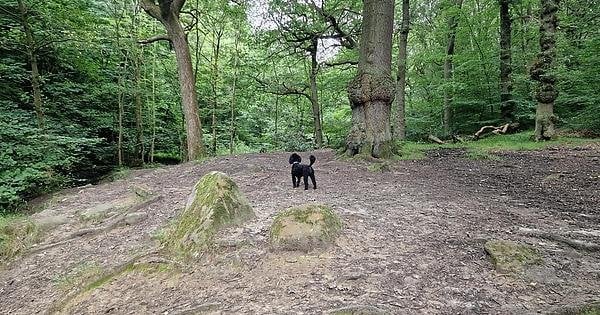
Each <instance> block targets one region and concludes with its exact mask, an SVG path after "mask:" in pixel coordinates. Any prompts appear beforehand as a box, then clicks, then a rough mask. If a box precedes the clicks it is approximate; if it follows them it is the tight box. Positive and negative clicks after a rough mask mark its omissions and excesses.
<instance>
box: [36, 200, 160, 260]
mask: <svg viewBox="0 0 600 315" xmlns="http://www.w3.org/2000/svg"><path fill="white" fill-rule="evenodd" d="M160 199H162V196H160V195H159V196H155V197H152V198H150V199H148V200H146V201H144V202H142V203H140V204H137V205H135V206H133V207H131V208H129V209H127V210H125V211H123V212H121V213H119V214H117V215H115V216H113V217H111V218H110V219H109V222H108V223H107V224H106V225H104V226H102V227H98V228H89V229H82V230H79V231H76V232H74V233H72V234H71V235H69V236H67V237H66V238H63V239H62V240H59V241H56V242H54V243H50V244H44V245H39V246H35V247H32V248H31V249H30V250H29V254H35V253H39V252H42V251H45V250H48V249H51V248H54V247H56V246H60V245H64V244H67V243H69V242H70V241H72V240H73V239H75V238H78V237H81V236H88V235H89V236H94V235H98V234H100V233H102V232H107V231H110V230H112V229H114V228H116V227H117V226H119V225H121V224H122V223H123V222H124V220H125V217H126V216H127V214H129V213H131V212H135V211H137V210H139V209H142V208H144V207H146V206H148V205H150V204H152V203H154V202H156V201H158V200H160Z"/></svg>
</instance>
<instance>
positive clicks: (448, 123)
mask: <svg viewBox="0 0 600 315" xmlns="http://www.w3.org/2000/svg"><path fill="white" fill-rule="evenodd" d="M462 3H463V0H456V3H455V5H456V7H457V8H458V10H460V9H461V7H462ZM457 27H458V16H454V15H453V16H450V18H449V19H448V46H446V59H445V60H444V82H445V83H446V88H444V117H443V119H442V124H443V127H444V135H445V136H449V135H450V134H452V101H453V98H454V95H453V93H452V90H453V88H452V73H453V70H454V65H453V63H452V59H453V56H454V43H455V41H456V28H457Z"/></svg>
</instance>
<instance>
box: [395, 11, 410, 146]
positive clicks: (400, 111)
mask: <svg viewBox="0 0 600 315" xmlns="http://www.w3.org/2000/svg"><path fill="white" fill-rule="evenodd" d="M409 31H410V3H409V0H402V25H401V26H400V34H399V36H398V37H399V40H398V42H399V43H398V78H397V81H396V99H395V100H396V129H395V130H394V131H395V138H396V139H398V140H404V139H406V123H405V119H404V107H405V96H406V45H407V43H408V32H409Z"/></svg>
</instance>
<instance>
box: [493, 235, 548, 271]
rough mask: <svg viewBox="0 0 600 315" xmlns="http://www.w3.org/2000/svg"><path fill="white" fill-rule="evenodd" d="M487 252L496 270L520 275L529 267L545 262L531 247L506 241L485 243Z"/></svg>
mask: <svg viewBox="0 0 600 315" xmlns="http://www.w3.org/2000/svg"><path fill="white" fill-rule="evenodd" d="M484 248H485V251H486V252H487V253H488V254H489V255H490V257H491V258H492V263H493V264H494V267H495V268H496V270H498V271H500V272H508V273H518V272H521V271H523V269H525V268H526V267H527V266H530V265H538V264H541V263H542V262H543V260H542V257H541V255H540V254H539V253H538V252H537V250H536V249H535V248H533V247H531V246H529V245H525V244H519V243H515V242H512V241H505V240H491V241H488V242H486V243H485V245H484Z"/></svg>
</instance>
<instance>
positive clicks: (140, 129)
mask: <svg viewBox="0 0 600 315" xmlns="http://www.w3.org/2000/svg"><path fill="white" fill-rule="evenodd" d="M142 55H143V54H142V52H141V50H140V49H138V51H136V56H135V130H136V133H135V143H136V144H135V156H136V157H139V158H140V161H141V163H142V164H144V124H143V120H142V105H143V103H142V86H141V81H142V69H141V68H142Z"/></svg>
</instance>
